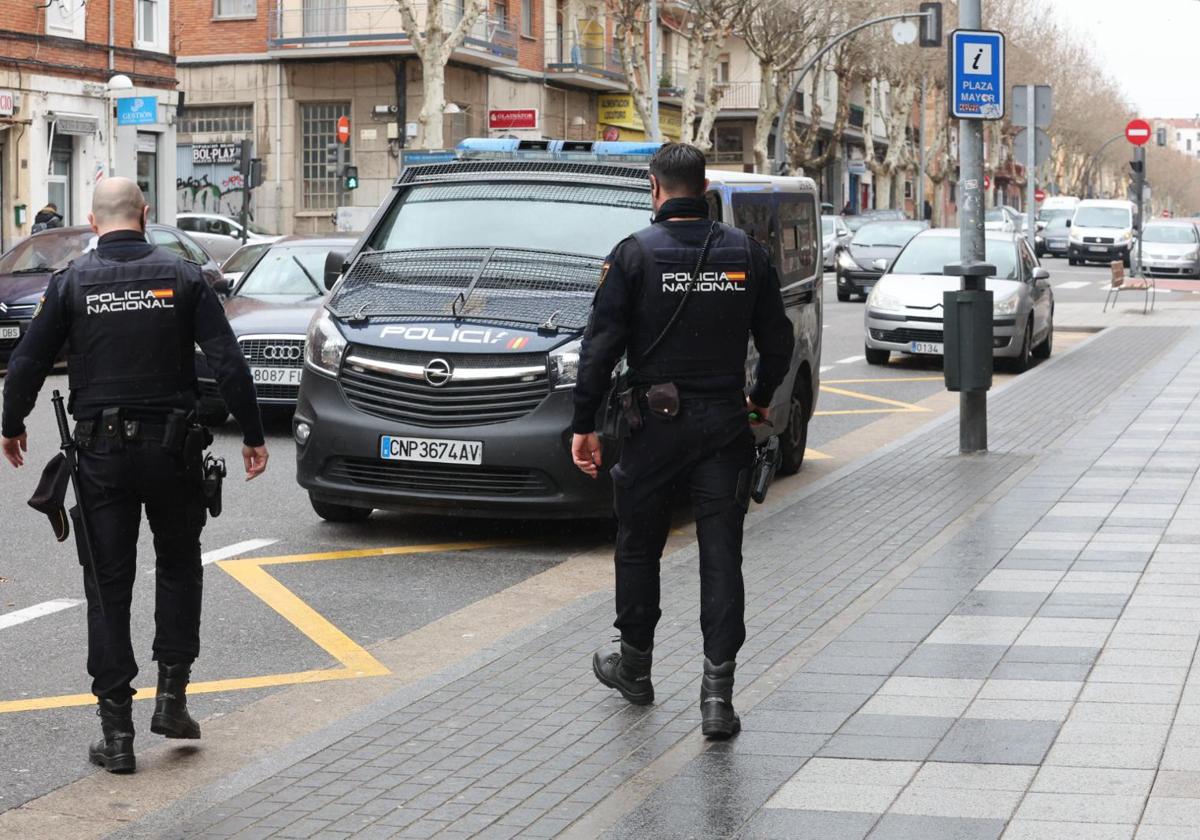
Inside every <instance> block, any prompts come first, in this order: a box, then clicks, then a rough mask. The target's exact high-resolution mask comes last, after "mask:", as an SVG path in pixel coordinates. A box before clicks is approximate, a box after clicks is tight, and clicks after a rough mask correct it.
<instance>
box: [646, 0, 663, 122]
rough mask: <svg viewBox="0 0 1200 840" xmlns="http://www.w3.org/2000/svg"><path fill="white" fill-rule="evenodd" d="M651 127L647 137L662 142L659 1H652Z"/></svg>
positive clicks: (650, 62)
mask: <svg viewBox="0 0 1200 840" xmlns="http://www.w3.org/2000/svg"><path fill="white" fill-rule="evenodd" d="M649 66H650V125H649V126H648V129H649V130H648V131H647V132H646V136H647V137H649V138H650V139H651V140H661V139H662V131H661V130H660V129H659V125H658V78H659V67H658V0H650V61H649Z"/></svg>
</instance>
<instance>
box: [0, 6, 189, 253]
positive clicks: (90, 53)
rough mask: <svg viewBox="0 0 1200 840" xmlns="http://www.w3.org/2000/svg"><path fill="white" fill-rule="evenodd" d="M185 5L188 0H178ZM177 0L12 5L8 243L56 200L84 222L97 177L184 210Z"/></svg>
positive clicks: (1, 238)
mask: <svg viewBox="0 0 1200 840" xmlns="http://www.w3.org/2000/svg"><path fill="white" fill-rule="evenodd" d="M174 2H178V0H174ZM171 4H172V0H51V2H49V3H48V4H46V5H44V6H42V5H39V4H34V3H20V4H16V3H13V4H5V18H4V21H3V22H2V23H0V245H2V246H3V248H4V249H7V248H8V247H9V246H10V245H12V244H13V243H15V242H16V240H17V239H19V238H21V237H22V236H24V235H26V234H28V233H29V232H30V227H31V226H32V224H33V218H34V215H35V214H36V213H37V212H38V210H40V209H41V208H42V207H43V206H44V205H46V204H49V203H53V204H55V205H56V206H57V207H58V210H59V212H60V213H61V214H62V216H63V219H64V223H65V224H67V225H71V224H84V223H86V221H87V213H88V210H89V208H90V205H91V197H92V191H93V190H94V189H95V186H96V183H97V181H99V180H100V179H102V178H104V177H106V176H108V175H110V174H112V175H122V176H127V177H130V178H136V179H137V181H138V183H139V184H141V186H142V189H143V190H144V191H145V192H146V195H147V200H148V202H149V203H150V206H151V212H152V215H153V217H154V218H155V219H156V220H158V221H162V222H167V223H170V222H172V221H173V220H174V218H175V191H174V190H173V189H171V188H170V187H171V185H172V184H173V182H174V181H175V124H174V123H175V109H176V104H177V98H176V97H177V94H176V78H175V58H174V44H175V40H176V38H175V37H174V34H173V30H172V25H173V22H174V20H173V17H172V8H171Z"/></svg>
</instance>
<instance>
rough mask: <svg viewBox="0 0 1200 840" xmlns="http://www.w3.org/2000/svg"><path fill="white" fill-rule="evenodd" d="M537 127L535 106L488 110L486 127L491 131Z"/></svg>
mask: <svg viewBox="0 0 1200 840" xmlns="http://www.w3.org/2000/svg"><path fill="white" fill-rule="evenodd" d="M537 127H538V112H537V108H504V109H492V110H490V111H488V128H490V129H491V130H492V131H504V130H506V129H518V128H525V129H536V128H537Z"/></svg>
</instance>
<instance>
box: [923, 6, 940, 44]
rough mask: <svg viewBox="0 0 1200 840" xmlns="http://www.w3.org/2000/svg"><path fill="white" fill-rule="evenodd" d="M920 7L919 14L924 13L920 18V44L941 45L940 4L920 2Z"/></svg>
mask: <svg viewBox="0 0 1200 840" xmlns="http://www.w3.org/2000/svg"><path fill="white" fill-rule="evenodd" d="M920 8H921V14H923V15H925V17H923V18H921V38H920V44H921V46H922V47H940V46H942V4H941V3H922V4H921V7H920Z"/></svg>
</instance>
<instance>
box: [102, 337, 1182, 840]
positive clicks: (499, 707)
mask: <svg viewBox="0 0 1200 840" xmlns="http://www.w3.org/2000/svg"><path fill="white" fill-rule="evenodd" d="M1198 393H1200V330H1197V329H1187V328H1184V327H1162V326H1159V327H1121V328H1116V329H1112V330H1109V331H1107V332H1105V333H1103V334H1101V335H1099V336H1097V337H1095V338H1094V339H1092V340H1090V341H1089V342H1088V343H1087V344H1085V345H1084V346H1082V347H1080V348H1079V349H1077V350H1075V351H1074V352H1072V353H1071V354H1069V355H1067V356H1065V357H1062V358H1060V359H1056V360H1054V361H1052V362H1051V363H1049V364H1046V365H1043V366H1041V367H1040V368H1038V369H1037V370H1036V371H1035V372H1034V373H1032V374H1030V375H1027V376H1022V377H1021V378H1019V379H1018V380H1015V381H1014V383H1013V384H1012V385H1011V386H1009V387H1007V388H1005V389H1004V390H1002V391H1000V392H998V393H996V394H994V395H993V398H992V406H991V438H992V440H991V450H992V451H991V453H990V454H989V455H987V456H985V457H975V458H962V457H959V456H957V454H956V449H957V427H956V424H955V423H954V422H953V419H952V418H951V419H950V420H949V421H948V422H943V423H939V424H937V425H935V426H933V427H932V428H929V429H927V430H925V431H923V432H922V433H920V434H918V435H916V436H914V437H911V438H909V439H907V440H905V441H902V442H901V443H900V444H898V445H896V446H894V447H891V448H889V449H887V450H884V451H882V452H880V453H878V454H877V455H876V456H874V457H873V458H872V459H870V460H867V461H865V462H862V463H859V464H856V465H853V466H852V467H850V468H847V469H846V470H843V471H841V472H839V473H836V474H834V475H832V476H830V477H829V478H827V479H825V480H823V481H821V482H818V483H817V484H815V485H812V486H811V487H809V488H807V489H806V490H804V491H802V492H801V493H800V494H798V497H797V498H796V499H795V500H794V501H792V502H791V503H789V504H787V505H785V506H782V507H779V508H776V509H775V510H773V511H768V512H759V513H758V514H757V515H756V516H755V517H754V518H753V520H752V523H751V527H750V531H749V534H748V538H747V543H746V563H745V571H746V584H747V605H748V608H747V625H748V629H749V639H748V642H747V644H746V647H745V648H744V650H743V652H742V655H741V656H740V657H739V667H738V694H737V698H736V702H737V705H738V708H739V710H740V711H741V713H742V717H743V722H744V726H745V731H744V732H743V733H742V734H741V735H740V736H739V737H738V738H737V739H735V740H733V741H731V742H728V743H725V744H717V745H709V744H706V743H705V742H704V741H703V740H702V739H701V738H700V737H699V736H698V733H697V727H698V710H697V702H696V700H697V693H698V683H699V668H700V662H701V660H700V644H699V630H698V622H697V612H698V581H697V579H696V573H695V563H696V555H695V551H694V549H689V550H685V551H683V552H680V553H678V554H676V555H674V556H672V557H670V558H668V559H667V560H666V561H664V569H663V592H664V603H663V611H664V615H663V620H662V623H661V625H660V631H659V638H658V640H657V642H656V649H655V657H656V661H655V686H656V692H657V695H658V702H657V704H656V705H655V706H653V707H650V708H645V709H643V708H635V707H631V706H628V705H627V704H625V703H624V702H623V701H621V700H620V699H619V698H618V697H617V696H616V695H615V693H613V692H609V691H606V690H604V689H602V688H601V687H599V686H598V685H597V684H596V683H595V681H594V678H593V677H592V675H591V673H590V665H589V661H588V660H589V656H590V653H591V651H592V650H593V649H594V648H595V647H597V646H598V645H600V644H602V643H603V642H605V641H606V640H607V639H608V638H610V637H611V634H612V631H611V626H610V625H611V620H612V615H611V604H610V602H609V599H608V598H607V597H602V598H593V599H585V600H584V601H583V602H581V603H579V604H577V605H576V606H574V607H572V608H569V609H568V610H565V611H563V613H562V614H561V615H560V616H558V617H557V618H556V620H554V621H553V622H550V623H548V624H547V625H546V626H545V627H543V628H540V629H539V630H538V631H535V632H533V633H530V634H527V635H526V636H525V637H523V638H520V639H514V640H511V641H510V644H508V645H507V646H505V647H502V648H498V649H496V650H493V651H490V652H488V653H487V654H486V655H483V656H480V657H477V658H476V659H475V660H473V661H471V662H469V663H466V664H465V665H464V666H462V667H458V668H452V669H448V671H447V673H445V674H443V675H441V676H440V677H439V678H437V679H434V680H430V681H428V682H426V683H422V684H419V685H418V686H416V687H415V688H412V689H408V690H405V691H402V692H400V693H398V694H396V695H395V696H393V697H390V698H388V699H387V700H386V701H384V702H381V703H379V704H376V705H375V706H372V707H370V708H369V709H368V710H367V711H366V712H364V713H362V714H361V715H358V716H356V718H355V719H354V720H353V721H350V722H348V723H347V724H346V725H345V726H342V727H340V728H338V729H335V730H331V731H329V732H327V733H325V735H324V736H323V737H322V738H319V739H312V740H310V741H308V742H306V743H305V744H302V745H298V746H297V747H296V749H294V750H292V751H291V752H289V753H285V754H282V755H280V756H276V757H275V758H274V759H272V760H271V761H269V762H267V763H265V764H264V765H262V766H260V767H258V768H256V769H254V770H251V771H248V772H246V773H243V774H240V775H239V776H238V777H236V778H234V779H231V780H229V781H228V783H227V784H225V785H223V786H221V787H219V788H218V789H216V790H212V791H208V792H206V793H205V794H204V796H203V797H199V798H195V799H193V800H190V801H188V802H184V803H183V804H181V805H180V806H178V807H176V808H175V809H171V810H170V811H168V812H166V813H164V814H162V815H159V816H158V817H152V818H150V819H148V820H145V821H143V822H141V823H139V824H136V825H134V826H132V827H131V828H130V829H129V830H128V831H126V832H124V833H123V836H128V837H164V836H165V837H172V836H180V837H214V838H215V837H238V838H253V837H322V838H340V837H349V836H354V837H363V838H369V837H414V838H415V837H432V836H437V837H447V838H452V837H472V836H476V837H488V838H507V837H522V838H525V837H552V836H566V837H577V838H592V837H598V836H611V837H617V838H639V837H646V838H674V837H680V838H684V837H696V838H715V837H735V836H736V837H758V838H814V840H816V838H820V840H861V838H864V837H868V836H869V837H870V838H872V840H899V838H913V840H938V838H954V840H975V838H980V840H992V839H993V838H999V837H1001V836H1002V835H1003V837H1004V838H1005V840H1034V838H1037V840H1042V838H1045V840H1051V838H1053V840H1071V838H1080V840H1108V838H1132V837H1134V836H1135V832H1136V836H1137V837H1138V838H1141V839H1142V840H1178V838H1184V837H1187V838H1194V837H1196V836H1197V829H1196V827H1195V826H1196V825H1198V824H1200V772H1191V771H1189V768H1197V769H1198V770H1200V691H1198V689H1200V676H1192V662H1193V655H1194V652H1195V649H1196V645H1197V641H1198V639H1200V610H1198V609H1197V608H1198V607H1200V569H1193V568H1192V565H1193V563H1192V558H1193V556H1194V555H1195V553H1196V551H1197V550H1198V549H1200V524H1196V523H1197V522H1200V517H1197V516H1196V514H1197V513H1200V485H1197V486H1196V487H1193V482H1194V479H1195V477H1196V474H1197V471H1198V470H1200V404H1197V402H1196V398H1197V394H1198ZM297 713H298V714H302V713H303V710H297ZM221 800H224V801H221ZM213 802H219V804H215V805H212V804H211V803H213ZM200 805H205V806H208V807H206V808H205V809H200V808H199V806H200ZM1139 825H1140V826H1141V828H1140V829H1139V828H1137V827H1138V826H1139Z"/></svg>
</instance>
